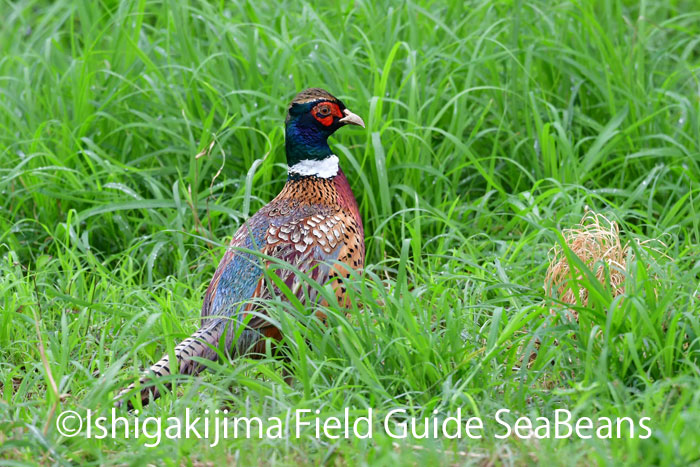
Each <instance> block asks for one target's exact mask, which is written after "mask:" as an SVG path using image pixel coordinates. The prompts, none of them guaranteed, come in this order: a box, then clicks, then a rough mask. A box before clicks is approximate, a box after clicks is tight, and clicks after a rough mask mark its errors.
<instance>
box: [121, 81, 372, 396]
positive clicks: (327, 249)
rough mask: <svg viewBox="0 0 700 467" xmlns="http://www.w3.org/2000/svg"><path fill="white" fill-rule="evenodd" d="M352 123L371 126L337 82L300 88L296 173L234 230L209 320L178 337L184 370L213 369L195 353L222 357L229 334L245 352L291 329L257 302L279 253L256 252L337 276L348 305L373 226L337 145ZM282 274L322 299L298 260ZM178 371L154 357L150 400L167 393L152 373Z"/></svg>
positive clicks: (229, 348)
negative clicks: (346, 281)
mask: <svg viewBox="0 0 700 467" xmlns="http://www.w3.org/2000/svg"><path fill="white" fill-rule="evenodd" d="M346 124H352V125H360V126H362V127H364V122H363V121H362V119H361V118H360V117H358V116H357V115H355V114H354V113H352V112H350V111H349V110H348V109H347V108H346V107H345V105H344V104H343V103H342V102H341V101H340V100H339V99H337V98H335V97H333V96H332V95H331V94H330V93H328V92H327V91H324V90H323V89H317V88H312V89H307V90H305V91H302V92H300V93H299V94H297V96H296V97H294V99H293V100H292V102H291V104H290V105H289V109H288V112H287V118H286V121H285V149H286V153H287V164H288V166H289V172H288V176H287V183H286V184H285V185H284V188H283V189H282V191H281V192H280V193H279V194H278V195H277V197H275V199H273V200H272V201H270V203H268V204H267V205H265V206H264V207H263V208H261V209H260V210H259V211H258V212H257V213H255V214H254V215H253V216H252V217H251V218H250V219H248V220H247V221H246V222H245V223H244V224H243V225H242V226H241V227H240V228H239V229H238V231H237V232H236V234H235V235H234V237H233V239H232V240H231V244H230V248H229V249H228V250H227V251H226V253H225V254H224V257H223V258H222V260H221V262H220V263H219V267H218V268H217V269H216V272H215V273H214V277H213V278H212V280H211V283H210V284H209V288H208V289H207V291H206V294H205V295H204V303H203V305H202V315H201V316H202V322H201V327H200V329H199V330H198V331H196V332H195V333H194V334H192V335H191V336H190V337H188V338H187V339H185V340H184V341H182V342H181V343H180V344H178V345H177V346H176V347H175V350H174V354H175V358H176V359H177V360H178V365H177V366H178V371H179V372H180V373H183V374H197V373H199V372H200V371H201V370H202V369H203V365H202V364H201V363H198V362H195V361H194V360H192V358H193V357H200V358H203V359H209V360H216V359H217V357H218V353H217V351H216V348H217V347H218V345H219V343H220V342H224V343H225V351H226V352H229V355H231V356H239V355H245V354H255V353H262V352H264V348H265V338H273V339H277V340H279V339H281V337H282V336H281V334H280V331H279V329H277V328H275V327H274V326H273V325H271V324H270V322H269V321H268V320H267V319H265V315H264V310H263V309H262V308H260V307H258V306H256V301H257V302H259V300H256V299H261V298H265V297H269V296H270V295H271V291H270V290H269V286H268V284H269V281H268V280H265V277H264V268H265V267H267V266H269V262H266V261H263V260H262V258H261V255H259V254H255V253H253V252H260V253H262V254H263V255H267V256H269V257H272V258H275V259H279V260H282V261H284V262H287V263H289V264H291V265H292V266H294V267H296V268H297V269H299V270H300V271H302V272H304V273H305V274H307V275H309V276H310V277H311V278H312V279H314V280H315V281H316V282H318V283H319V284H324V283H328V282H331V283H332V287H333V289H334V291H335V296H336V298H337V300H338V301H339V303H340V305H341V306H347V305H348V298H347V296H346V290H345V287H344V285H343V283H342V282H340V281H339V280H338V278H339V277H346V278H347V277H349V275H350V274H349V268H352V269H354V270H356V271H358V272H360V273H361V271H362V268H363V266H364V259H365V245H364V230H363V226H362V219H361V218H360V213H359V211H358V208H357V202H356V201H355V197H354V195H353V193H352V190H351V189H350V185H349V183H348V180H347V178H346V177H345V174H344V173H343V171H342V170H341V169H340V166H339V164H338V157H337V156H335V155H334V154H333V153H332V152H331V149H330V147H329V146H328V137H329V136H330V135H332V134H333V133H334V132H335V131H336V130H337V129H338V128H340V127H342V126H344V125H346ZM246 250H248V251H246ZM276 274H277V275H278V276H279V277H280V279H282V280H283V281H284V283H285V284H286V285H287V286H288V287H289V288H290V290H292V291H294V292H295V294H296V296H297V297H298V298H299V299H300V300H301V301H302V303H305V304H307V305H309V306H313V305H314V303H315V302H316V300H315V298H316V297H315V294H314V293H313V292H314V291H313V289H312V288H303V287H301V285H302V282H303V281H302V279H301V278H299V277H297V275H296V274H294V273H293V272H291V270H290V268H284V269H282V270H277V271H276ZM302 289H303V290H302ZM305 300H306V301H305ZM250 315H252V316H250ZM241 325H245V327H244V328H243V329H242V330H240V329H238V328H239V327H240V326H241ZM236 336H238V337H236ZM234 339H235V342H234ZM172 371H174V368H173V367H171V364H170V358H169V356H168V355H165V356H164V357H163V358H162V359H161V360H160V361H159V362H158V363H156V364H154V365H153V366H151V368H150V370H149V371H148V372H146V373H145V374H144V376H143V377H142V378H141V380H140V386H141V393H140V398H141V401H142V403H143V404H146V403H148V402H149V399H150V398H151V397H153V398H157V397H158V396H159V395H160V394H159V392H158V389H157V388H156V387H155V386H154V385H153V383H152V382H149V380H150V379H152V378H153V377H154V376H158V377H162V376H164V375H168V374H171V373H172ZM134 388H135V385H134V384H132V385H131V386H129V387H127V388H125V389H123V390H122V391H120V392H119V394H118V395H117V396H116V397H115V403H116V405H118V406H120V405H122V404H123V403H124V401H125V400H126V399H127V398H128V397H129V396H130V394H131V392H132V391H133V390H134ZM127 403H128V402H127ZM129 405H130V404H129Z"/></svg>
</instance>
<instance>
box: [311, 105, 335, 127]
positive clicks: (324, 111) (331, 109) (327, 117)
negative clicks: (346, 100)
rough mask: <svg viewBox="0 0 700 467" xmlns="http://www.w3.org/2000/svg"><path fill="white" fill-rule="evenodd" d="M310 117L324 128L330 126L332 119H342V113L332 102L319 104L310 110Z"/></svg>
mask: <svg viewBox="0 0 700 467" xmlns="http://www.w3.org/2000/svg"><path fill="white" fill-rule="evenodd" d="M311 115H313V116H314V118H315V119H316V120H318V121H319V122H321V124H322V125H324V126H331V125H332V124H333V117H338V118H343V112H341V111H340V107H339V106H338V104H336V103H333V102H321V103H320V104H318V105H317V106H315V107H314V108H313V109H311Z"/></svg>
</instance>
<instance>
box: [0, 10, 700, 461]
mask: <svg viewBox="0 0 700 467" xmlns="http://www.w3.org/2000/svg"><path fill="white" fill-rule="evenodd" d="M699 11H700V5H699V4H698V2H697V0H692V1H675V0H672V1H660V0H648V1H642V2H639V4H637V2H627V1H610V2H602V1H601V2H594V1H591V2H588V1H580V2H554V3H551V2H534V1H523V2H520V1H503V2H499V1H484V2H467V4H466V5H465V4H464V3H463V2H456V1H454V2H433V1H406V2H365V1H354V2H341V4H340V5H338V6H337V7H335V6H333V2H318V3H314V4H307V3H303V2H296V1H282V2H239V1H226V2H223V1H222V2H210V3H205V2H198V1H189V2H187V1H182V2H179V1H178V2H175V1H173V2H163V1H151V0H128V1H121V2H117V1H113V0H101V1H96V2H70V1H67V0H58V1H19V2H14V1H10V0H2V1H1V2H0V13H1V15H2V18H3V27H2V30H1V31H0V464H7V465H18V464H33V463H37V462H38V463H45V464H54V463H57V464H69V463H81V464H83V463H84V464H93V465H96V464H113V463H128V464H131V463H134V464H142V463H146V462H150V463H154V464H167V465H180V464H187V463H188V462H192V463H197V462H212V463H218V464H221V463H222V462H234V461H235V462H238V463H240V464H242V465H247V464H250V463H262V464H268V463H269V464H273V463H281V464H289V465H291V464H296V463H298V462H302V463H329V464H336V463H340V464H344V463H347V464H355V463H358V462H359V463H366V464H372V465H375V464H376V465H386V464H391V465H401V464H403V463H405V462H415V463H416V464H418V465H424V464H425V463H427V462H431V463H438V464H440V463H455V464H470V463H475V464H479V465H481V464H490V463H499V464H500V463H504V464H516V465H524V464H528V463H530V462H533V461H537V462H541V463H544V464H550V463H555V464H571V463H573V464H584V465H586V464H619V463H625V464H635V465H646V464H662V465H673V464H682V465H687V464H688V463H691V462H698V461H699V459H700V456H699V455H698V451H697V446H698V440H700V368H699V366H698V362H699V361H700V359H699V355H700V295H699V292H698V282H699V281H700V254H699V253H700V252H699V249H698V244H699V243H700V75H699V74H698V71H699V70H700V41H699V40H698V37H700V13H698V12H699ZM310 86H321V87H324V88H326V89H328V90H329V91H330V92H332V93H333V94H335V95H337V96H338V97H340V98H342V99H343V100H344V102H345V103H346V104H347V105H348V107H349V108H351V109H352V110H353V111H354V112H355V113H357V114H358V115H360V116H362V117H363V118H364V121H365V122H366V124H367V128H366V129H365V130H362V129H360V128H357V129H355V128H353V129H344V130H342V131H340V132H338V134H337V135H335V137H334V138H333V141H332V146H333V147H334V149H335V152H336V154H338V155H339V156H340V158H341V164H342V166H343V167H344V170H345V172H346V173H347V174H348V176H349V179H350V182H351V185H352V187H353V190H354V192H355V194H356V197H357V199H358V202H359V204H360V210H361V213H362V216H363V219H364V222H365V231H366V243H367V268H366V274H365V275H364V277H363V278H361V279H357V280H354V281H353V284H352V287H350V291H351V292H350V293H351V294H352V295H353V296H354V297H355V303H362V308H361V310H360V309H357V308H355V309H353V310H352V313H351V314H350V317H345V315H344V314H343V313H342V312H340V311H339V310H327V312H328V313H329V315H330V319H329V326H328V327H324V326H322V325H320V323H318V322H317V321H315V320H313V319H311V318H309V315H310V310H303V309H301V310H300V309H298V308H296V307H295V306H294V305H289V304H285V303H284V302H282V301H281V300H273V301H271V302H270V303H268V304H267V305H266V306H267V307H268V308H269V309H270V313H271V314H272V315H273V317H275V319H278V320H279V322H280V326H281V327H282V329H283V330H284V332H285V336H286V338H285V341H286V344H287V347H288V353H289V364H290V366H291V367H292V369H293V372H294V374H295V380H294V382H293V384H292V385H291V386H287V385H286V384H285V383H284V382H283V380H282V373H281V371H280V368H281V363H280V361H279V360H276V359H274V358H272V357H271V358H267V359H262V360H248V359H240V360H238V361H235V362H233V363H232V364H229V362H223V363H220V364H217V365H215V366H214V367H213V368H212V369H211V371H208V372H207V373H206V374H205V375H203V376H202V377H200V378H185V377H180V378H178V380H177V381H178V384H177V388H176V393H177V397H175V396H173V395H167V396H166V397H163V398H162V399H160V400H159V401H158V402H157V403H155V404H151V405H150V406H148V407H147V408H146V409H144V413H145V414H147V415H151V416H157V417H167V416H171V415H180V414H182V413H183V412H184V410H185V408H186V407H190V408H191V409H192V411H193V412H194V413H197V414H200V415H201V414H203V413H204V410H205V409H209V410H212V411H213V410H215V409H217V408H221V407H224V406H225V407H228V408H229V410H230V411H231V414H232V415H237V416H243V415H247V416H260V417H272V416H276V417H281V418H283V419H284V417H285V414H286V413H287V411H288V410H295V409H299V408H310V409H320V410H321V411H322V416H324V417H325V416H331V415H337V414H341V413H342V410H343V408H344V407H351V409H352V410H353V413H355V414H361V413H362V411H364V410H366V409H367V408H369V407H371V408H373V409H374V410H375V411H377V412H378V413H379V414H386V412H388V411H389V410H391V409H394V408H406V409H407V410H408V411H409V414H410V415H413V416H416V417H422V416H430V415H431V414H432V413H433V411H434V410H437V413H438V416H439V417H446V416H449V415H450V414H455V413H456V410H457V408H462V411H463V414H464V415H465V416H467V417H468V416H480V417H482V418H483V419H484V423H485V430H486V435H485V436H484V438H483V439H480V440H471V439H468V438H465V439H462V440H448V439H445V438H440V439H437V440H420V439H408V440H396V441H394V440H392V439H390V438H389V437H388V436H387V435H385V434H383V431H382V430H381V429H380V428H381V427H376V428H375V436H374V438H373V439H372V440H362V439H352V438H351V439H348V440H346V439H341V440H337V441H335V440H328V439H321V440H318V439H316V438H315V437H314V436H313V434H312V433H310V432H309V433H304V435H303V436H302V437H301V438H300V439H296V438H295V437H289V438H288V439H286V440H267V439H262V440H257V439H253V440H246V439H229V440H227V441H225V442H221V443H219V445H218V446H215V447H208V446H207V445H208V444H209V442H206V441H200V440H197V439H180V440H168V439H163V441H162V442H161V443H160V445H158V446H157V447H152V448H149V447H145V446H144V443H146V442H148V441H147V440H144V439H140V440H133V439H124V438H123V437H117V438H116V439H110V438H107V439H104V440H95V439H90V440H88V439H85V438H84V437H75V438H66V437H62V436H61V435H60V434H59V433H58V432H57V430H56V427H55V417H56V416H57V414H58V413H60V412H61V411H63V410H75V411H78V412H80V413H85V412H86V411H87V410H88V409H92V410H94V411H96V412H97V413H107V412H108V411H109V409H110V407H111V397H112V395H113V394H114V391H116V390H117V389H118V388H119V387H121V386H122V385H124V384H127V383H128V382H130V381H133V380H134V378H135V377H136V375H137V374H138V373H139V371H140V369H142V368H144V367H147V366H148V365H149V364H151V363H153V362H154V361H156V360H157V359H158V358H160V356H161V355H162V354H163V352H165V351H168V349H172V347H173V346H174V345H175V344H176V342H177V341H178V340H180V339H182V338H184V337H185V336H187V335H189V334H190V333H191V332H192V331H194V330H195V329H196V328H197V325H198V316H199V308H200V306H201V300H202V296H203V293H204V290H205V289H206V287H207V285H208V281H209V278H210V277H211V276H212V274H213V272H214V270H215V267H216V265H217V263H218V260H219V258H220V257H221V256H222V254H223V252H224V249H225V245H226V243H227V242H228V240H229V239H230V236H231V235H232V234H233V232H234V231H235V230H236V228H237V227H238V226H239V225H240V223H241V222H242V221H243V220H245V218H247V217H248V216H249V215H250V214H252V213H253V212H255V211H256V210H257V209H258V208H260V207H261V206H262V205H263V204H265V203H266V202H267V201H269V200H270V199H272V197H273V196H274V195H275V194H276V193H277V192H278V191H279V189H280V188H281V187H282V185H283V183H284V180H285V176H286V174H285V166H284V162H285V159H284V149H283V147H284V146H283V136H284V135H283V131H282V122H283V118H284V113H285V111H286V105H287V104H288V102H289V100H290V99H291V97H292V96H293V95H294V94H295V93H296V92H298V91H299V90H301V89H303V88H306V87H310ZM210 144H213V146H211V150H210V151H209V152H208V154H207V155H206V156H205V157H200V158H195V155H196V154H198V153H199V152H200V151H202V150H204V149H207V148H209V146H210ZM586 206H588V207H590V208H592V209H594V210H596V211H598V212H602V213H604V214H605V215H607V216H608V217H611V218H613V219H615V220H617V221H618V222H619V223H620V225H621V230H622V232H623V234H622V235H623V240H635V239H636V240H640V241H644V240H647V239H655V238H658V239H661V240H662V241H663V242H664V246H662V247H661V253H663V254H665V255H667V256H668V257H670V258H672V260H668V259H664V258H663V256H660V255H658V254H657V255H656V259H653V258H651V256H654V254H653V252H650V251H649V250H648V249H646V250H645V249H643V248H642V249H639V251H637V254H636V255H635V258H636V259H635V260H633V261H631V262H630V264H629V265H628V267H627V269H626V279H625V295H624V299H623V300H620V299H619V298H613V297H612V296H611V294H610V293H609V291H607V289H606V288H605V287H603V286H600V285H599V284H597V283H596V282H595V281H592V280H589V279H584V280H582V281H580V283H579V284H578V285H579V286H581V287H586V288H587V289H589V295H590V297H591V298H590V301H589V303H588V306H586V307H583V306H578V307H577V309H578V311H579V315H580V317H581V319H580V323H579V324H572V323H570V322H568V321H566V320H563V319H561V316H562V315H563V313H564V311H565V307H564V306H563V305H561V304H559V303H558V302H556V301H552V300H550V299H548V298H547V297H546V296H545V295H544V292H543V286H544V277H545V271H546V268H547V264H548V251H549V250H550V248H552V247H553V246H554V245H556V244H557V243H560V242H561V241H562V238H561V235H560V234H559V233H558V232H560V231H561V230H562V229H565V228H568V227H572V226H574V225H575V224H576V223H577V222H578V221H579V220H580V219H581V216H582V215H583V213H584V211H585V207H586ZM550 308H551V309H553V310H555V313H554V314H551V313H550V312H549V310H550ZM292 317H294V318H296V319H288V318H292ZM686 336H687V337H686ZM536 341H539V342H540V348H539V352H537V357H536V358H535V359H534V361H533V362H532V364H531V365H530V366H529V367H528V366H526V365H520V362H521V360H522V359H523V358H525V359H527V358H528V355H529V354H530V353H531V352H533V351H535V348H536V347H535V342H536ZM684 343H688V344H687V345H685V344H684ZM42 352H43V355H44V357H45V361H46V363H44V359H43V358H42ZM54 384H55V386H54ZM61 395H64V396H61ZM500 408H508V409H510V410H511V411H512V412H513V414H514V415H516V416H520V415H526V416H530V417H532V418H534V417H537V416H544V417H549V418H551V417H553V414H554V410H555V409H557V408H567V409H569V410H571V411H572V412H573V413H574V414H575V416H588V417H592V418H597V417H623V416H628V417H632V418H634V419H638V418H639V417H641V416H649V417H651V423H650V426H651V429H652V436H651V437H650V438H649V439H645V440H642V439H639V438H635V439H629V438H627V437H623V438H622V439H612V440H610V439H595V438H594V439H590V440H584V439H578V438H577V437H574V438H572V439H554V438H551V439H541V440H523V439H519V438H516V437H509V438H507V439H497V438H495V436H493V435H494V434H495V433H499V432H501V428H500V427H499V425H498V424H497V423H496V421H495V419H494V414H495V413H496V411H497V410H498V409H500ZM54 410H55V412H54ZM144 413H142V414H141V417H145V416H146V415H144ZM127 416H128V417H133V416H134V415H127ZM394 442H395V443H396V444H393V443H394ZM460 452H461V453H460Z"/></svg>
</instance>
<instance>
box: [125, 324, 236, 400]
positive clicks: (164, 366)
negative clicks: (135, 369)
mask: <svg viewBox="0 0 700 467" xmlns="http://www.w3.org/2000/svg"><path fill="white" fill-rule="evenodd" d="M225 324H226V322H225V321H224V320H216V321H212V322H209V323H207V325H206V326H204V327H202V328H200V329H199V330H198V331H197V332H195V333H194V334H192V335H191V336H190V337H188V338H187V339H185V340H184V341H182V342H180V343H179V344H178V345H177V346H176V347H175V349H174V353H175V358H176V359H177V362H178V370H179V371H178V373H181V374H187V375H196V374H198V373H199V372H201V371H202V370H203V369H204V365H203V364H201V363H199V362H196V361H194V360H192V357H199V358H205V359H208V360H212V361H214V360H216V359H217V358H218V353H217V352H216V350H215V348H216V347H217V345H218V343H219V339H220V338H221V336H222V334H223V332H224V331H225V328H226V326H225ZM172 370H173V368H171V366H170V356H169V355H165V356H163V358H161V359H160V360H159V361H158V362H157V363H155V364H153V365H152V366H151V368H150V369H149V370H148V371H146V372H145V373H144V374H143V376H141V378H140V379H139V385H140V386H142V388H141V403H142V404H143V405H146V404H148V402H149V400H150V398H151V396H152V397H153V399H157V398H158V397H160V392H159V390H158V388H157V387H156V386H155V385H154V384H153V383H152V381H150V380H152V379H153V378H154V377H163V376H166V375H170V374H172ZM165 386H166V387H168V388H169V387H170V384H166V385H165ZM135 387H136V384H135V383H134V384H130V385H129V386H127V387H126V388H124V389H122V390H121V391H119V393H118V394H117V395H116V396H115V397H114V405H115V406H116V407H121V406H122V405H123V404H125V403H126V404H127V407H128V408H129V409H131V408H133V407H132V405H131V402H130V401H129V400H128V399H126V397H127V395H128V394H129V393H131V392H132V391H133V390H134V388H135Z"/></svg>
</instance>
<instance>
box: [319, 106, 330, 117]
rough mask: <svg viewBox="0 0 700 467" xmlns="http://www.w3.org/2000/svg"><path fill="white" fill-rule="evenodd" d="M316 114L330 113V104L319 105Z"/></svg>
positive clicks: (325, 114)
mask: <svg viewBox="0 0 700 467" xmlns="http://www.w3.org/2000/svg"><path fill="white" fill-rule="evenodd" d="M316 114H318V115H319V116H321V117H327V116H329V115H330V114H331V106H330V105H319V106H318V110H317V111H316Z"/></svg>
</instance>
